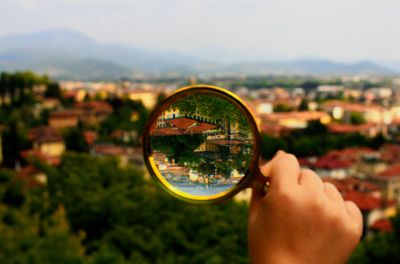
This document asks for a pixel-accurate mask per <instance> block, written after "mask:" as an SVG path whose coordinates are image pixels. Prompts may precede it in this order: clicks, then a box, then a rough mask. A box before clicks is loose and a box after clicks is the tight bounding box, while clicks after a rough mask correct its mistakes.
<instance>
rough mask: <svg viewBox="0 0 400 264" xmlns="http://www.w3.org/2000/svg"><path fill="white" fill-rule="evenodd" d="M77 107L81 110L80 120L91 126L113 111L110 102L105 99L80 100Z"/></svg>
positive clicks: (97, 123)
mask: <svg viewBox="0 0 400 264" xmlns="http://www.w3.org/2000/svg"><path fill="white" fill-rule="evenodd" d="M75 109H76V110H79V111H80V117H79V119H80V121H81V122H82V123H84V124H86V125H89V126H97V125H99V124H100V123H101V122H102V121H104V120H105V119H106V118H107V117H108V116H109V115H110V114H111V113H112V111H113V108H112V107H111V105H110V104H108V103H106V102H103V101H93V102H79V103H76V104H75Z"/></svg>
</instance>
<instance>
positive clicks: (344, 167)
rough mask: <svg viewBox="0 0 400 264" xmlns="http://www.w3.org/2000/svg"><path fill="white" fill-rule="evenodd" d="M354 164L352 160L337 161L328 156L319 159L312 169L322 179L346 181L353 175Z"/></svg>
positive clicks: (312, 165)
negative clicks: (345, 179)
mask: <svg viewBox="0 0 400 264" xmlns="http://www.w3.org/2000/svg"><path fill="white" fill-rule="evenodd" d="M353 164H354V162H352V161H350V160H343V159H337V158H335V157H334V156H330V155H326V156H322V157H319V158H317V160H316V161H315V162H314V163H313V164H311V167H312V169H313V170H315V172H316V173H317V174H318V175H319V176H320V177H322V178H324V177H328V178H332V179H344V178H347V177H349V176H351V175H353V173H354V171H353Z"/></svg>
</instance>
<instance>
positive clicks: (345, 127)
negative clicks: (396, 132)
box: [328, 123, 375, 133]
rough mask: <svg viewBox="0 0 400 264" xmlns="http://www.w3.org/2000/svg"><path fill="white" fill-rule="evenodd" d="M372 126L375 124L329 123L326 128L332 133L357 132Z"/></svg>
mask: <svg viewBox="0 0 400 264" xmlns="http://www.w3.org/2000/svg"><path fill="white" fill-rule="evenodd" d="M374 126H375V125H374V124H373V123H366V124H362V125H351V124H330V125H328V130H329V131H330V132H332V133H359V132H362V131H365V130H367V129H369V128H371V127H374Z"/></svg>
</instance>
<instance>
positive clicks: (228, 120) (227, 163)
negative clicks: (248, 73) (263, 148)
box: [145, 89, 257, 201]
mask: <svg viewBox="0 0 400 264" xmlns="http://www.w3.org/2000/svg"><path fill="white" fill-rule="evenodd" d="M255 130H256V126H255V125H254V120H253V119H252V117H251V115H250V114H249V112H248V110H247V108H245V107H244V105H242V104H241V102H239V101H237V100H236V99H235V98H234V97H232V96H231V95H229V94H227V93H223V92H221V91H218V90H213V89H211V90H210V89H189V90H186V91H184V92H181V93H178V94H176V95H175V96H171V97H170V98H168V99H167V100H166V101H164V103H163V104H162V105H160V107H159V108H158V110H156V112H155V113H153V118H151V120H150V124H149V131H148V139H147V141H148V144H147V145H148V146H147V147H148V148H147V151H145V152H148V153H147V156H148V159H147V163H148V167H149V168H150V171H151V172H152V174H153V175H155V177H156V179H157V180H158V181H159V182H160V183H161V184H162V186H163V187H164V188H166V189H167V190H168V191H170V192H172V193H173V194H174V195H176V196H178V197H180V198H183V199H188V200H194V201H196V200H199V201H207V200H218V199H220V198H221V197H225V196H229V194H231V193H232V192H235V191H236V189H237V188H238V187H239V186H240V185H242V184H243V183H244V181H245V179H246V177H247V176H248V175H249V170H250V167H251V164H253V163H254V161H255V160H256V158H255V155H254V135H255V133H257V131H255ZM145 147H146V146H145Z"/></svg>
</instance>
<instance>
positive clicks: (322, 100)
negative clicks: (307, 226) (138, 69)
mask: <svg viewBox="0 0 400 264" xmlns="http://www.w3.org/2000/svg"><path fill="white" fill-rule="evenodd" d="M195 82H196V83H206V84H212V85H216V86H220V87H224V88H227V89H229V90H231V91H233V92H234V93H236V94H237V95H238V96H240V97H241V98H242V99H243V100H244V102H245V103H246V105H247V106H248V107H249V109H250V110H251V112H252V113H253V115H254V117H255V119H256V122H257V124H258V126H259V128H260V131H261V138H262V146H261V152H262V157H263V158H264V159H265V160H267V159H269V158H271V157H272V156H273V155H274V154H275V152H276V151H277V150H278V149H284V150H286V151H288V152H291V153H294V154H295V155H296V156H297V157H298V158H299V161H300V164H301V166H302V167H304V168H310V169H312V170H314V171H315V172H316V173H317V174H318V175H319V176H320V177H321V178H322V179H323V181H326V182H331V183H332V184H334V185H335V186H336V187H337V188H338V190H339V191H340V192H341V194H342V195H343V197H344V198H345V199H346V200H351V201H353V202H355V203H356V204H357V205H358V207H359V208H360V209H361V211H362V212H363V215H364V226H365V229H364V235H365V236H368V235H370V234H373V233H374V232H378V231H383V232H390V231H391V230H392V228H393V227H392V225H391V222H390V221H389V218H390V217H392V216H393V215H394V214H395V212H396V207H398V206H399V205H400V204H399V202H400V145H399V144H398V143H399V140H400V137H399V136H400V78H394V77H393V78H392V77H371V76H323V77H322V76H258V77H256V76H255V77H251V76H247V77H232V76H226V77H223V76H217V77H208V78H200V77H199V78H197V79H195V78H190V79H189V80H188V79H187V78H186V79H185V78H169V77H165V78H161V77H160V78H151V79H146V80H143V79H138V80H120V81H115V82H78V81H67V80H62V81H56V80H51V79H49V78H48V77H46V76H41V75H38V74H33V73H30V72H18V73H5V72H4V73H2V74H1V78H0V103H1V105H2V112H1V115H0V124H1V126H0V132H1V134H2V137H1V144H0V147H1V151H0V162H1V163H2V167H3V168H8V169H12V170H13V171H14V172H15V175H16V176H15V177H18V178H20V179H22V180H23V181H24V182H26V186H28V187H29V188H36V187H37V186H40V185H44V184H46V183H47V177H46V175H45V174H44V173H43V172H42V171H41V170H40V168H39V167H38V166H37V165H36V161H37V160H39V161H41V162H44V163H47V164H49V165H51V166H54V167H57V166H58V165H59V164H60V161H61V158H62V155H63V154H64V153H65V152H67V151H75V152H86V153H90V154H91V155H93V156H111V157H116V158H117V159H118V161H119V164H120V166H122V167H124V166H129V165H130V164H134V166H139V167H143V166H144V163H143V157H142V150H141V136H142V132H143V128H144V125H145V123H146V121H147V118H148V116H149V113H150V112H151V110H152V109H153V107H154V106H155V105H156V104H157V102H159V101H160V100H162V99H163V98H165V96H167V95H169V94H171V93H172V92H173V91H175V90H176V89H177V88H180V87H183V86H186V85H188V84H191V83H195ZM4 109H7V110H4ZM4 113H12V114H11V115H8V114H4ZM214 114H215V113H214ZM218 114H221V115H224V116H226V114H228V115H229V114H230V113H224V111H223V110H221V112H220V113H218ZM163 115H165V116H167V115H176V116H172V117H173V118H172V117H171V118H165V116H162V117H160V119H159V122H158V123H157V127H155V128H154V129H153V131H152V140H153V143H152V144H153V146H154V150H155V151H154V153H153V156H154V159H155V160H156V161H157V162H158V166H159V169H160V170H161V171H162V170H164V171H165V169H166V168H168V170H169V172H172V171H174V170H175V171H174V173H169V174H168V173H166V174H165V177H166V178H167V179H168V180H169V181H171V182H173V183H174V184H178V185H179V186H181V187H182V188H184V187H185V186H186V185H190V184H192V183H195V184H198V185H201V186H203V187H204V188H209V187H210V186H215V187H218V186H231V185H232V184H234V183H236V182H237V181H239V180H240V178H241V177H243V175H244V171H245V169H246V166H248V163H247V164H244V165H243V162H245V163H246V162H249V160H248V157H249V156H251V150H252V144H253V142H252V138H251V136H249V134H248V133H243V131H241V130H240V129H239V130H238V131H234V129H232V131H229V133H228V132H227V131H228V128H227V127H226V126H225V125H224V122H221V118H210V114H207V115H195V114H193V115H190V113H185V112H184V111H178V112H173V111H172V110H166V111H165V112H164V113H163ZM231 116H232V115H231ZM207 118H208V119H207ZM218 120H219V121H218ZM234 127H235V125H232V124H231V126H230V128H234ZM236 127H237V126H236ZM239 127H240V126H239ZM229 130H230V129H229ZM188 131H189V132H188ZM187 136H190V137H194V139H193V138H191V139H189V140H188V141H189V142H186V143H185V140H181V139H182V138H185V137H187ZM166 137H168V138H169V139H168V140H170V139H172V138H173V139H174V140H172V142H173V144H172V143H171V141H168V140H167V141H163V140H160V139H162V138H166ZM178 137H181V139H180V140H177V138H178ZM193 142H196V144H194V143H193ZM227 142H229V145H227ZM179 144H183V145H185V144H187V146H190V147H189V148H187V149H189V150H190V151H191V153H192V154H195V155H192V156H188V155H187V154H188V153H185V152H179V151H176V149H174V147H176V148H179V147H180V146H181V145H179ZM215 150H218V153H225V154H226V155H225V156H215V155H214V156H213V154H212V153H213V152H216V151H215ZM195 166H197V167H195ZM143 168H144V167H143ZM210 168H211V169H210ZM249 196H250V193H249V191H248V190H244V191H243V192H241V193H239V194H238V195H237V196H236V199H238V200H248V199H249Z"/></svg>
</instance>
